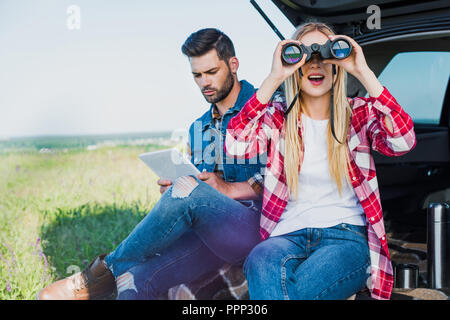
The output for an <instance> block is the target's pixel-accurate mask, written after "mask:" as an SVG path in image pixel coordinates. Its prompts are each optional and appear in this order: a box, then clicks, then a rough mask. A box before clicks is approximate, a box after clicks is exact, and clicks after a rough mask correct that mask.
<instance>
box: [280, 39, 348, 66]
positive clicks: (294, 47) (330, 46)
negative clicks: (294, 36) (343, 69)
mask: <svg viewBox="0 0 450 320" xmlns="http://www.w3.org/2000/svg"><path fill="white" fill-rule="evenodd" d="M351 52H352V45H351V44H350V42H349V41H348V40H347V39H344V38H336V39H334V40H333V41H331V40H328V41H327V42H325V43H324V44H322V45H320V44H317V43H313V44H312V45H310V46H305V45H303V44H300V45H299V44H297V43H295V42H290V43H286V44H285V45H283V47H282V49H281V60H282V61H283V63H284V64H287V65H292V64H296V63H298V62H299V61H300V60H301V59H302V57H303V54H305V53H306V61H305V63H306V62H308V61H309V60H311V58H312V55H313V54H318V55H320V57H321V58H322V59H332V58H336V59H345V58H347V57H348V56H349V55H350V53H351Z"/></svg>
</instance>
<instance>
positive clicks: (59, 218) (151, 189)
mask: <svg viewBox="0 0 450 320" xmlns="http://www.w3.org/2000/svg"><path fill="white" fill-rule="evenodd" d="M159 148H167V147H161V146H157V145H147V146H125V145H122V146H116V147H100V148H98V149H96V150H92V151H87V150H86V149H85V148H84V149H79V148H78V149H69V150H68V151H67V150H64V151H62V150H56V151H55V152H54V153H39V151H38V150H34V151H33V150H30V149H27V150H26V151H24V150H23V149H22V151H11V150H10V151H8V152H3V153H0V299H1V300H5V299H34V296H35V294H36V292H37V291H38V290H39V289H41V288H42V287H44V286H45V285H48V284H50V283H51V282H53V281H55V280H57V279H60V278H63V277H67V276H69V275H71V274H73V272H76V271H79V270H82V269H83V268H84V267H85V266H86V265H87V264H88V262H90V260H91V259H92V258H94V257H95V256H96V255H98V254H101V253H105V252H110V251H111V250H112V249H114V248H115V247H116V246H117V245H118V244H119V243H120V242H121V241H122V240H123V239H124V238H125V237H126V236H127V235H128V234H129V232H130V231H131V230H132V229H133V228H134V226H135V225H136V224H137V223H138V222H139V221H140V220H141V219H142V218H143V217H144V216H145V215H146V214H147V213H148V212H149V211H150V209H151V208H152V207H153V206H154V205H155V203H156V202H157V201H158V200H159V197H160V193H159V188H158V186H157V185H156V180H157V176H156V175H155V174H153V172H152V171H151V170H150V169H148V168H147V167H146V166H145V164H144V163H142V161H140V160H139V158H138V155H139V154H140V153H143V152H148V151H151V150H156V149H159ZM31 149H32V148H31Z"/></svg>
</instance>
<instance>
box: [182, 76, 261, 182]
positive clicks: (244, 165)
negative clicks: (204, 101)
mask: <svg viewBox="0 0 450 320" xmlns="http://www.w3.org/2000/svg"><path fill="white" fill-rule="evenodd" d="M240 83H241V91H240V92H239V95H238V98H237V100H236V103H235V104H234V106H233V107H232V108H230V109H229V110H228V111H227V112H226V113H225V114H224V115H223V116H222V128H221V131H219V130H218V129H216V128H215V126H214V123H213V119H212V115H211V114H212V108H213V105H211V107H210V109H209V110H208V111H207V112H205V114H203V116H201V117H200V118H198V119H197V120H195V121H194V123H192V125H191V126H190V128H189V144H190V148H191V162H192V163H193V164H194V165H195V166H196V167H197V168H198V169H199V170H200V171H203V169H206V171H208V172H214V168H215V165H216V160H217V159H223V171H224V174H223V178H224V180H225V181H228V182H242V181H247V180H248V179H250V178H251V177H253V176H254V175H255V174H257V173H258V174H262V173H263V171H262V170H264V167H265V163H266V162H265V160H266V156H263V157H261V156H258V157H255V158H252V159H235V158H233V157H228V156H227V155H226V154H225V151H224V143H225V135H226V129H227V126H228V122H229V121H230V119H231V118H233V117H234V116H235V115H237V114H238V113H239V111H240V110H241V109H242V107H243V106H244V105H245V103H246V102H247V101H248V100H249V99H250V97H251V96H252V95H253V94H254V93H255V91H256V89H255V88H254V87H253V86H252V85H251V84H250V83H248V82H247V81H245V80H242V81H240ZM220 153H221V154H222V157H220Z"/></svg>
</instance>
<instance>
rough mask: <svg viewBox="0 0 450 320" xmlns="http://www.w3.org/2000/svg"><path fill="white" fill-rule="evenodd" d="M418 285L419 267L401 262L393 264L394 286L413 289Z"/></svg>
mask: <svg viewBox="0 0 450 320" xmlns="http://www.w3.org/2000/svg"><path fill="white" fill-rule="evenodd" d="M418 286H419V267H418V266H417V265H415V264H407V263H402V264H398V265H396V266H395V287H396V288H401V289H414V288H417V287H418Z"/></svg>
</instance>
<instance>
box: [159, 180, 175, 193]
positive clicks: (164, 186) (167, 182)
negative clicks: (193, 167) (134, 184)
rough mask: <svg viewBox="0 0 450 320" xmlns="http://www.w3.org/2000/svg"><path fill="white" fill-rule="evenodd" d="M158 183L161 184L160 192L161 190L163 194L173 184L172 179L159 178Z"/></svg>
mask: <svg viewBox="0 0 450 320" xmlns="http://www.w3.org/2000/svg"><path fill="white" fill-rule="evenodd" d="M156 183H157V184H158V185H159V192H161V194H163V193H164V192H166V190H167V189H169V188H170V186H171V185H172V181H170V180H164V179H159V180H158V181H157V182H156Z"/></svg>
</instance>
